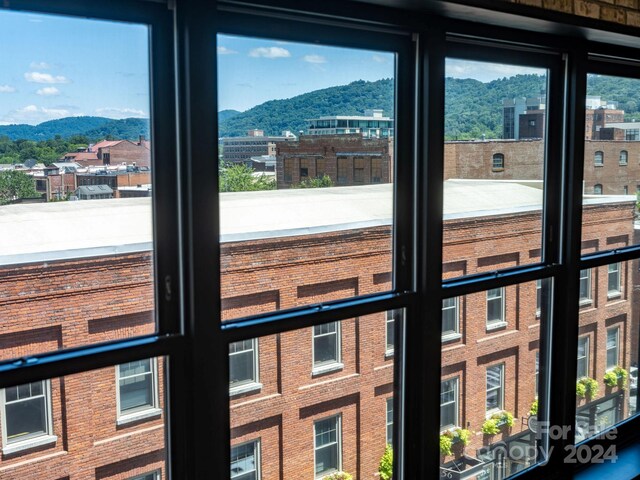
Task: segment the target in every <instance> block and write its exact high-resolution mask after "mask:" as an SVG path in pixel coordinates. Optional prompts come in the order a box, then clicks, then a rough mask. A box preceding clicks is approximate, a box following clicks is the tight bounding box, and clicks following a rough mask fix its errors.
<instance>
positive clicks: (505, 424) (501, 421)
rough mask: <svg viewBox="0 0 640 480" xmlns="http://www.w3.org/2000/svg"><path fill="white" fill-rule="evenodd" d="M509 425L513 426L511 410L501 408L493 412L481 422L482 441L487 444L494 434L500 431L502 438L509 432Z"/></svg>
mask: <svg viewBox="0 0 640 480" xmlns="http://www.w3.org/2000/svg"><path fill="white" fill-rule="evenodd" d="M511 427H513V414H512V413H511V412H507V411H504V410H503V411H501V412H496V413H494V414H493V415H491V416H490V417H489V418H487V419H486V420H485V421H484V423H483V424H482V429H481V430H482V433H483V434H484V438H483V443H484V444H485V445H489V444H490V443H491V442H492V441H493V437H494V435H497V434H498V433H502V436H503V438H504V437H505V436H507V435H509V433H511Z"/></svg>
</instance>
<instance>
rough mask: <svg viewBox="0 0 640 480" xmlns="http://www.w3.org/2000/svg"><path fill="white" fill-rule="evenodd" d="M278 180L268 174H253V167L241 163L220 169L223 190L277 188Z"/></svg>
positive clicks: (221, 189) (249, 190)
mask: <svg viewBox="0 0 640 480" xmlns="http://www.w3.org/2000/svg"><path fill="white" fill-rule="evenodd" d="M275 188H276V182H275V181H274V179H273V178H269V177H267V176H266V175H260V176H258V177H256V176H254V175H253V168H250V167H247V166H246V165H244V164H242V163H239V164H237V165H231V166H224V167H222V168H221V169H220V191H221V192H251V191H255V190H275Z"/></svg>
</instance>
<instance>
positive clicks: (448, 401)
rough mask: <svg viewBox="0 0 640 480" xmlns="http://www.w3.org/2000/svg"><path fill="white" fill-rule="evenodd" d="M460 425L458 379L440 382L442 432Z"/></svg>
mask: <svg viewBox="0 0 640 480" xmlns="http://www.w3.org/2000/svg"><path fill="white" fill-rule="evenodd" d="M456 425H458V377H456V378H450V379H449V380H443V381H442V382H440V430H445V429H447V428H451V427H455V426H456Z"/></svg>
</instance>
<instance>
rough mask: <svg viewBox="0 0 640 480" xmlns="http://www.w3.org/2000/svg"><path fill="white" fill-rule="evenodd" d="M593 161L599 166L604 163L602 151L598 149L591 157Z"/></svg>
mask: <svg viewBox="0 0 640 480" xmlns="http://www.w3.org/2000/svg"><path fill="white" fill-rule="evenodd" d="M593 163H594V164H595V165H600V166H602V165H604V153H602V152H601V151H600V150H598V151H597V152H596V153H595V155H594V157H593Z"/></svg>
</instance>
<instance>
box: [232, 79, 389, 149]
mask: <svg viewBox="0 0 640 480" xmlns="http://www.w3.org/2000/svg"><path fill="white" fill-rule="evenodd" d="M368 108H382V109H383V110H384V115H389V116H391V115H393V80H391V79H383V80H378V81H376V82H365V81H363V80H358V81H357V82H352V83H350V84H348V85H341V86H338V87H330V88H324V89H322V90H315V91H313V92H309V93H304V94H302V95H298V96H296V97H293V98H288V99H286V100H271V101H269V102H265V103H263V104H261V105H257V106H255V107H253V108H251V109H249V110H247V111H246V112H242V113H239V114H237V115H235V116H233V117H231V118H227V119H226V120H224V121H221V122H220V132H219V136H220V137H238V136H242V135H246V133H247V131H248V130H252V129H254V128H258V129H260V130H264V133H265V135H280V133H282V131H284V130H290V131H292V132H294V133H295V134H297V133H298V132H299V131H300V130H306V129H307V122H306V120H307V119H309V118H315V117H319V116H322V115H363V113H364V110H365V109H368Z"/></svg>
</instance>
